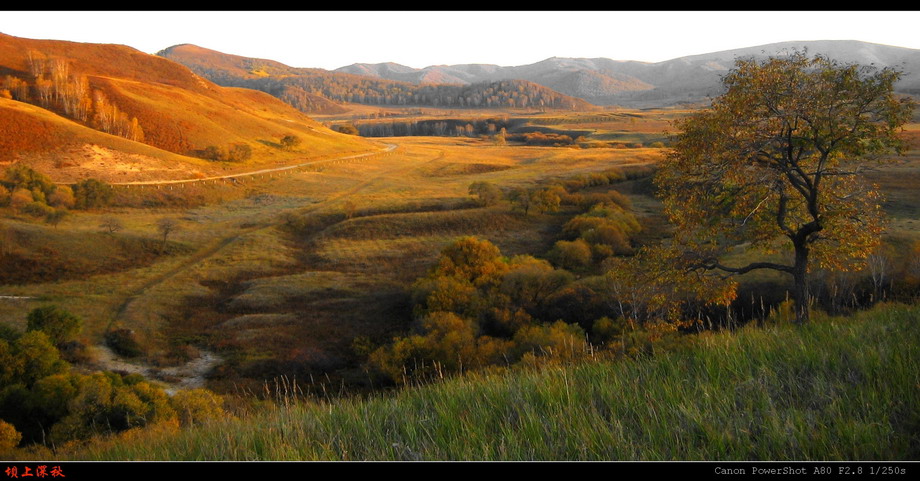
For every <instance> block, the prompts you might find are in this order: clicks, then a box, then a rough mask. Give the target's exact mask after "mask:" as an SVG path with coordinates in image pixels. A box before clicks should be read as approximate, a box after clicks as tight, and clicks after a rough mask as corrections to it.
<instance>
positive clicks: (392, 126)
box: [354, 118, 521, 137]
mask: <svg viewBox="0 0 920 481" xmlns="http://www.w3.org/2000/svg"><path fill="white" fill-rule="evenodd" d="M520 122H521V121H519V120H515V119H508V118H488V119H437V120H411V121H386V122H383V121H379V122H361V123H356V124H354V127H355V128H356V129H357V132H358V135H361V136H362V137H401V136H436V137H445V136H447V137H454V136H457V137H461V136H465V137H478V136H481V135H487V136H494V135H498V134H499V133H501V132H502V130H505V131H507V130H509V129H511V128H513V127H514V126H515V125H516V124H518V123H520Z"/></svg>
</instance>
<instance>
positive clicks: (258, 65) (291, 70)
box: [158, 40, 920, 113]
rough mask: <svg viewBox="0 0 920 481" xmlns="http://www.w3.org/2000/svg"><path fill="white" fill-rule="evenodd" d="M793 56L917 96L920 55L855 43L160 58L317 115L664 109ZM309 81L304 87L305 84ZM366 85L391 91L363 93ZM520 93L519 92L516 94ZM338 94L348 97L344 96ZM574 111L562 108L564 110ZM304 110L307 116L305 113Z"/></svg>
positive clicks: (203, 53)
mask: <svg viewBox="0 0 920 481" xmlns="http://www.w3.org/2000/svg"><path fill="white" fill-rule="evenodd" d="M793 49H797V50H805V51H807V52H808V53H809V54H813V55H814V54H822V55H826V56H828V57H831V58H833V59H836V60H838V61H841V62H846V63H860V64H866V65H870V64H871V65H875V66H877V67H880V68H884V67H896V68H899V69H900V70H902V71H903V72H904V76H903V79H902V80H901V81H900V82H899V83H898V85H897V86H896V88H897V89H898V91H900V92H903V93H909V94H917V93H920V50H916V49H909V48H903V47H893V46H887V45H880V44H873V43H867V42H861V41H855V40H828V41H790V42H783V43H774V44H769V45H761V46H754V47H748V48H742V49H735V50H726V51H721V52H713V53H706V54H701V55H693V56H687V57H680V58H676V59H673V60H667V61H663V62H654V63H650V62H639V61H620V60H611V59H608V58H559V57H553V58H548V59H546V60H543V61H541V62H537V63H534V64H530V65H522V66H498V65H491V64H463V65H435V66H429V67H425V68H421V69H418V68H412V67H407V66H404V65H400V64H396V63H378V64H362V63H356V64H352V65H349V66H346V67H341V68H338V69H335V70H332V71H330V70H324V69H316V68H295V67H290V66H287V65H284V64H281V63H279V62H276V61H273V60H265V59H253V58H248V57H238V56H234V55H230V54H223V53H220V52H215V51H213V50H207V49H203V48H200V47H196V46H194V45H179V46H174V47H170V48H168V49H165V50H163V51H162V52H159V53H158V55H160V56H163V57H165V58H169V59H171V60H174V61H177V62H179V63H182V64H184V65H186V66H188V67H190V68H192V70H194V71H195V72H196V73H198V74H199V75H202V76H205V77H206V78H209V79H210V80H212V81H214V82H216V83H218V84H221V85H235V86H243V87H250V88H256V89H259V90H263V91H266V92H269V93H272V94H273V95H276V96H278V97H280V98H282V99H284V97H283V96H285V95H286V96H287V97H288V100H287V101H289V103H290V99H292V98H293V99H300V100H299V102H300V103H301V104H303V105H302V106H301V107H300V108H301V109H302V110H304V111H306V112H314V113H320V112H321V111H322V109H324V110H325V111H326V112H329V111H331V110H334V107H333V106H332V105H331V104H324V103H323V102H325V101H330V100H331V101H333V102H341V101H346V102H358V103H367V104H376V105H393V104H394V103H396V104H399V102H403V101H407V102H411V101H413V99H415V100H416V101H417V99H418V98H419V97H417V96H415V97H413V96H412V94H411V93H409V92H411V91H413V90H414V88H413V87H410V86H423V85H427V86H431V85H442V86H444V85H452V86H454V89H455V91H456V93H455V94H453V98H454V99H456V97H457V95H458V94H462V93H463V92H465V94H464V95H468V94H469V93H470V91H469V90H466V91H464V90H462V89H461V88H460V87H471V86H478V85H485V84H490V83H493V84H494V82H500V81H508V80H516V81H523V82H529V83H532V84H536V85H539V86H542V87H545V88H548V89H551V90H552V91H554V92H558V94H560V95H561V96H563V97H571V98H575V99H580V100H583V101H585V102H587V103H590V104H592V105H595V106H610V105H621V106H627V107H662V106H668V105H675V104H682V103H698V102H703V101H706V100H707V99H709V98H711V97H713V96H715V95H718V94H719V92H720V89H721V76H722V75H724V74H725V73H726V72H728V71H729V70H730V69H731V68H732V66H733V65H734V62H735V60H736V59H737V58H739V57H751V56H753V57H765V56H770V55H777V54H780V53H782V52H784V51H787V52H788V51H791V50H793ZM295 77H296V78H298V80H297V81H295V80H294V78H295ZM307 78H309V79H310V81H306V80H305V79H307ZM366 79H373V80H374V81H376V82H391V83H378V84H375V85H373V86H369V84H368V83H367V82H368V80H366ZM356 84H362V85H363V87H361V88H360V89H370V90H373V91H375V92H384V91H388V92H399V91H401V92H402V93H403V94H404V95H402V96H398V95H397V96H392V97H391V98H390V100H387V99H386V98H384V97H385V96H386V95H385V94H383V95H378V94H371V95H355V94H354V91H353V90H351V89H350V88H349V87H348V86H349V85H352V86H353V85H356ZM518 87H521V85H516V86H515V88H518ZM360 89H359V90H360ZM344 91H350V93H348V94H343V93H342V92H344ZM308 97H309V98H308ZM470 98H472V96H470ZM560 98H562V97H560ZM391 102H392V103H391ZM572 103H573V102H571V101H567V102H562V104H564V105H565V104H572ZM307 104H310V105H307ZM304 105H307V108H303V106H304ZM442 105H443V104H442ZM531 105H533V104H531ZM455 106H457V105H455ZM459 106H465V107H470V106H473V105H470V104H468V103H467V104H463V105H459ZM476 106H485V103H484V102H479V103H478V104H477V105H476ZM581 107H584V105H581Z"/></svg>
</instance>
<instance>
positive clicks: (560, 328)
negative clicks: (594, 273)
mask: <svg viewBox="0 0 920 481" xmlns="http://www.w3.org/2000/svg"><path fill="white" fill-rule="evenodd" d="M573 280H574V276H573V275H572V274H571V273H569V272H567V271H565V270H562V269H556V268H553V266H552V265H551V264H550V263H549V262H547V261H545V260H542V259H537V258H534V257H532V256H527V255H521V256H515V257H512V258H507V257H504V256H502V254H501V252H500V251H499V249H498V248H497V247H496V246H495V245H493V244H492V243H491V242H489V241H487V240H480V239H477V238H475V237H464V238H461V239H458V240H457V241H455V242H454V243H452V244H451V245H449V246H448V247H446V248H445V249H444V250H443V251H442V253H441V256H440V258H439V260H438V262H437V264H436V265H435V266H434V267H433V268H432V269H431V271H430V272H429V273H428V275H427V276H425V277H423V278H421V279H419V280H418V281H417V282H416V283H415V284H414V286H413V289H412V299H413V316H414V324H413V328H412V332H411V333H409V335H407V336H405V337H400V338H396V339H395V340H394V341H393V343H392V344H388V345H384V346H382V347H379V348H377V349H376V350H374V351H373V352H372V353H371V354H370V356H369V363H370V365H371V366H372V367H373V368H374V369H375V370H376V371H377V372H379V373H381V374H383V375H384V376H386V377H387V378H388V379H390V380H392V381H394V382H397V383H403V382H409V381H413V380H418V379H431V378H434V377H439V376H443V375H446V374H450V373H455V372H460V371H464V370H475V369H481V368H485V367H488V366H500V365H510V364H515V363H519V362H532V361H533V360H534V359H536V358H552V359H563V360H565V359H573V358H577V357H579V356H582V355H585V354H586V353H587V352H588V344H587V339H586V336H585V331H584V329H583V328H582V326H579V325H578V324H575V323H567V322H563V321H561V320H558V319H556V320H547V319H545V315H546V313H548V312H558V310H557V309H552V308H550V305H551V304H553V303H554V302H557V301H560V298H559V297H558V293H559V291H560V290H562V289H563V288H564V287H566V286H567V285H569V284H570V283H571V282H572V281H573Z"/></svg>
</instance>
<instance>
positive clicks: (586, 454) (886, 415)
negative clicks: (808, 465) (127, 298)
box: [73, 305, 920, 460]
mask: <svg viewBox="0 0 920 481" xmlns="http://www.w3.org/2000/svg"><path fill="white" fill-rule="evenodd" d="M73 456H75V457H76V458H79V459H101V460H116V459H117V460H121V459H128V460H139V459H154V460H416V459H418V460H714V459H718V460H760V459H766V460H874V459H885V460H895V459H920V306H900V305H892V306H884V307H881V308H876V309H874V310H873V311H870V312H864V313H861V314H859V315H857V316H855V317H852V318H819V319H817V320H816V321H815V322H813V323H812V324H809V325H806V326H804V327H795V326H789V325H779V326H768V327H763V328H761V327H753V326H751V327H746V328H743V329H740V330H738V331H736V332H735V333H720V334H708V335H701V336H698V338H697V341H696V342H694V343H693V345H692V346H691V347H688V348H683V349H680V350H676V351H673V352H669V353H662V354H657V355H655V356H654V357H651V358H646V359H639V360H629V361H617V362H612V363H611V362H596V363H586V364H580V365H574V366H553V367H545V368H543V369H541V370H525V371H516V372H513V373H504V374H483V375H476V376H467V377H462V378H457V379H453V380H448V381H444V382H441V383H438V384H434V385H429V386H424V387H419V388H415V389H411V390H407V391H404V392H402V393H399V394H395V395H391V396H381V397H379V398H375V399H371V400H366V401H361V400H344V401H338V402H331V403H296V404H291V405H288V406H285V407H279V408H276V409H272V410H270V411H269V412H265V413H261V414H257V415H253V416H251V417H246V418H242V419H237V420H215V421H213V422H211V423H209V424H206V425H202V426H199V427H197V428H194V429H191V430H186V431H181V432H179V433H178V434H177V433H175V432H172V431H169V430H164V431H162V432H159V433H158V432H148V433H138V434H136V435H135V436H132V439H114V440H111V441H106V442H104V443H98V444H95V445H93V446H91V447H90V448H89V449H85V450H83V451H80V452H78V453H76V454H75V455H73Z"/></svg>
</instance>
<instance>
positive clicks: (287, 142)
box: [281, 135, 301, 150]
mask: <svg viewBox="0 0 920 481" xmlns="http://www.w3.org/2000/svg"><path fill="white" fill-rule="evenodd" d="M300 142H301V139H300V137H298V136H296V135H285V136H284V137H282V138H281V147H282V148H283V149H284V150H294V147H297V146H298V145H300Z"/></svg>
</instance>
